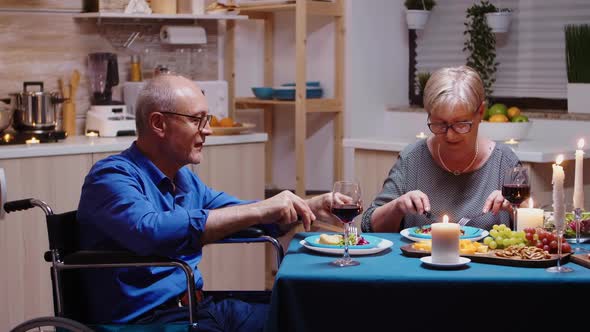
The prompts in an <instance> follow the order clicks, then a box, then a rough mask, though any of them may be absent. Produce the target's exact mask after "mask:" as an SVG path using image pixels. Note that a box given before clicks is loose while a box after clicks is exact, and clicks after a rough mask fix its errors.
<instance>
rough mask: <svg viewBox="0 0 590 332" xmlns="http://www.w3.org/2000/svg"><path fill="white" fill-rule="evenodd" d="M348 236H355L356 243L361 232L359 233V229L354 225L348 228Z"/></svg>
mask: <svg viewBox="0 0 590 332" xmlns="http://www.w3.org/2000/svg"><path fill="white" fill-rule="evenodd" d="M348 234H354V239H355V241H358V238H359V231H358V228H356V226H353V224H352V223H351V224H350V225H349V226H348ZM355 244H356V243H355Z"/></svg>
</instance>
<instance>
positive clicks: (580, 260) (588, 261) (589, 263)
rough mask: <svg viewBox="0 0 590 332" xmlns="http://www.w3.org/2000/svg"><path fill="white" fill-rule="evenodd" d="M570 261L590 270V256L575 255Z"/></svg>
mask: <svg viewBox="0 0 590 332" xmlns="http://www.w3.org/2000/svg"><path fill="white" fill-rule="evenodd" d="M570 260H571V261H572V262H574V263H576V264H578V265H582V266H584V267H587V268H589V269H590V254H574V255H572V256H571V257H570Z"/></svg>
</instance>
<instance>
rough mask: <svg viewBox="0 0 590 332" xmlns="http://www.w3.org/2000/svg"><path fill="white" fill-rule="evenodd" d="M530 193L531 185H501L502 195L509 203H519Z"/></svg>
mask: <svg viewBox="0 0 590 332" xmlns="http://www.w3.org/2000/svg"><path fill="white" fill-rule="evenodd" d="M530 195H531V186H530V185H528V184H504V185H502V196H504V198H506V199H507V200H508V201H509V202H510V203H512V204H515V205H520V203H522V202H524V200H525V199H527V198H529V196H530Z"/></svg>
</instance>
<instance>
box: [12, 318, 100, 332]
mask: <svg viewBox="0 0 590 332" xmlns="http://www.w3.org/2000/svg"><path fill="white" fill-rule="evenodd" d="M44 327H59V328H62V329H65V330H66V331H71V332H94V330H92V329H91V328H89V327H88V326H86V325H84V324H81V323H78V322H76V321H75V320H71V319H68V318H63V317H51V316H48V317H38V318H33V319H31V320H28V321H26V322H23V323H21V324H19V325H17V326H16V327H14V328H13V329H12V330H10V332H27V331H45V329H43V328H44Z"/></svg>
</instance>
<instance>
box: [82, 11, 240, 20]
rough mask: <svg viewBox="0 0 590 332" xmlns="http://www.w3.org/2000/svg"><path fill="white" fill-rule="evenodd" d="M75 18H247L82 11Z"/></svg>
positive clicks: (215, 15) (220, 15)
mask: <svg viewBox="0 0 590 332" xmlns="http://www.w3.org/2000/svg"><path fill="white" fill-rule="evenodd" d="M74 18H86V19H97V20H98V21H99V22H100V20H101V19H103V18H109V19H110V18H115V19H118V18H120V19H125V20H145V19H151V20H245V19H248V17H247V16H245V15H225V14H203V15H192V14H125V13H97V12H93V13H80V14H76V15H74Z"/></svg>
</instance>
